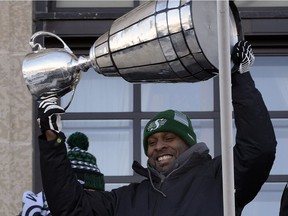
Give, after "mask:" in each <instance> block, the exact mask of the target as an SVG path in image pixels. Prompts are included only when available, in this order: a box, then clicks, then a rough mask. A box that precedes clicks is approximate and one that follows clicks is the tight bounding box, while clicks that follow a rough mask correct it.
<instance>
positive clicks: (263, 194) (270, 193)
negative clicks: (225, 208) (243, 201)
mask: <svg viewBox="0 0 288 216" xmlns="http://www.w3.org/2000/svg"><path fill="white" fill-rule="evenodd" d="M284 187H285V183H266V184H264V185H263V187H262V188H261V191H260V192H259V193H258V195H257V196H256V197H255V199H254V200H253V201H252V202H250V203H249V204H248V205H247V206H246V207H245V208H244V210H243V212H242V216H251V215H253V216H254V215H255V216H256V215H271V216H272V215H279V210H280V200H281V196H282V192H283V190H284Z"/></svg>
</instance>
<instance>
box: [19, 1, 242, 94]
mask: <svg viewBox="0 0 288 216" xmlns="http://www.w3.org/2000/svg"><path fill="white" fill-rule="evenodd" d="M216 3H217V2H216V0H214V1H206V0H205V1H192V0H153V1H147V2H144V3H143V4H141V5H140V6H138V7H137V8H135V9H133V10H132V11H130V12H128V13H127V14H125V15H124V16H122V17H120V18H118V19H117V20H115V21H114V22H113V24H112V26H111V28H110V30H109V31H108V32H106V33H105V34H103V35H102V36H100V37H99V38H98V39H97V40H96V41H95V43H94V45H93V46H92V47H91V48H90V53H89V56H87V57H80V58H79V59H78V58H77V57H76V56H75V55H74V54H73V52H72V51H71V50H70V49H69V47H67V45H66V44H65V43H64V42H63V41H62V40H61V39H60V38H59V37H58V36H56V35H54V34H52V33H48V32H38V33H35V34H34V35H33V36H32V38H31V41H30V44H31V46H32V48H33V47H36V46H38V48H39V49H38V50H37V51H34V52H33V53H31V54H28V55H27V56H26V57H25V60H24V62H23V67H22V69H23V74H24V78H25V82H26V84H27V86H28V89H29V90H30V92H31V94H32V95H34V96H36V98H40V97H41V95H45V94H48V95H49V94H55V93H56V94H57V96H59V97H61V96H63V95H64V94H66V93H67V92H69V91H71V90H73V89H75V86H76V85H77V83H78V82H79V79H80V71H87V70H88V68H89V67H93V68H94V69H95V71H96V72H97V73H99V74H103V75H104V76H121V77H123V78H124V79H125V80H126V81H128V82H199V81H204V80H208V79H210V78H212V77H214V76H215V75H217V74H218V65H219V63H218V43H217V37H218V36H217V31H218V29H217V10H216V8H217V6H216ZM229 15H230V20H229V22H230V30H231V32H230V42H231V49H232V47H233V45H234V44H235V43H236V42H237V41H238V40H240V39H242V37H243V35H242V29H241V22H240V18H239V13H238V10H237V8H236V6H235V4H234V3H233V2H232V1H230V11H229ZM43 34H48V35H50V36H54V37H56V38H58V39H59V40H60V41H61V42H62V43H63V45H64V48H59V49H45V48H42V47H41V46H40V45H39V44H34V38H35V37H37V36H38V35H43Z"/></svg>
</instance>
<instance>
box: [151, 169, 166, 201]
mask: <svg viewBox="0 0 288 216" xmlns="http://www.w3.org/2000/svg"><path fill="white" fill-rule="evenodd" d="M147 170H148V175H149V181H150V183H151V185H152V187H153V188H154V190H156V191H158V192H159V193H160V194H162V196H163V197H167V196H166V194H165V193H163V192H162V191H160V190H158V189H157V188H156V187H155V186H154V184H153V182H152V176H151V172H150V170H149V169H147ZM161 182H162V180H161Z"/></svg>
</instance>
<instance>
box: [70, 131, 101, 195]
mask: <svg viewBox="0 0 288 216" xmlns="http://www.w3.org/2000/svg"><path fill="white" fill-rule="evenodd" d="M67 144H68V148H69V149H70V150H69V151H68V153H67V155H68V158H69V160H70V162H71V167H72V168H73V171H74V172H75V174H76V176H77V179H78V181H80V182H81V183H83V186H84V188H86V189H93V190H101V191H103V190H104V188H105V183H104V175H103V174H102V173H101V172H100V170H99V168H98V166H97V161H96V158H95V157H94V156H93V155H92V154H90V153H89V152H87V150H88V147H89V140H88V137H87V136H86V135H85V134H83V133H81V132H75V133H73V134H71V135H70V136H69V138H68V139H67Z"/></svg>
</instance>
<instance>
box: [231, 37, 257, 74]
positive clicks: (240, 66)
mask: <svg viewBox="0 0 288 216" xmlns="http://www.w3.org/2000/svg"><path fill="white" fill-rule="evenodd" d="M231 59H232V61H233V63H234V66H233V68H232V73H233V72H236V71H238V72H239V73H245V72H248V71H249V69H250V67H251V66H252V65H253V63H254V61H255V57H254V54H253V50H252V47H251V44H250V43H249V42H248V41H239V42H237V43H236V44H235V45H234V47H233V50H232V54H231Z"/></svg>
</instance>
